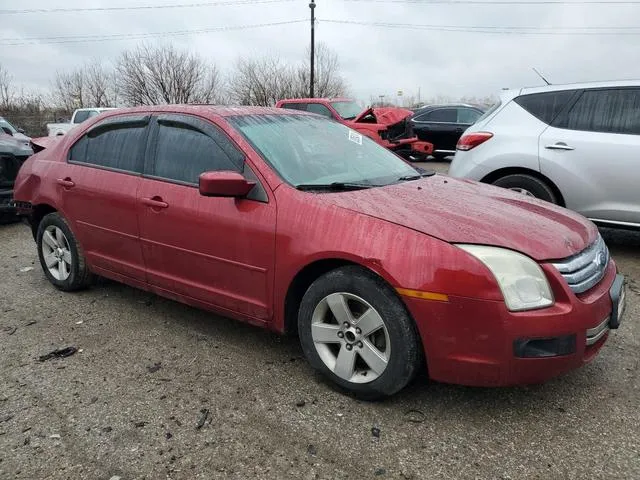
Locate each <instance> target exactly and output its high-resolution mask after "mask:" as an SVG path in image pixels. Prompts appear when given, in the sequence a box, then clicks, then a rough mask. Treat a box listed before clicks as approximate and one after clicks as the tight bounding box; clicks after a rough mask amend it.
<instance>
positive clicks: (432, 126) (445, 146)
mask: <svg viewBox="0 0 640 480" xmlns="http://www.w3.org/2000/svg"><path fill="white" fill-rule="evenodd" d="M483 113H484V111H483V110H482V108H480V107H475V106H473V105H466V104H447V105H429V106H426V107H422V108H419V109H417V110H416V111H415V112H414V114H413V116H412V117H411V120H410V122H411V127H412V129H413V132H414V133H415V134H416V135H417V136H418V138H419V139H420V140H424V141H426V142H429V143H432V144H433V156H434V157H435V158H436V159H437V160H442V159H444V158H445V157H448V156H451V155H454V154H455V153H456V144H457V143H458V140H459V139H460V137H461V136H462V133H463V132H464V131H465V130H466V129H467V128H469V127H470V126H471V125H473V123H474V122H475V121H476V120H478V118H480V117H481V116H482V114H483Z"/></svg>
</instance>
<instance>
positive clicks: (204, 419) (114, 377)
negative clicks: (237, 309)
mask: <svg viewBox="0 0 640 480" xmlns="http://www.w3.org/2000/svg"><path fill="white" fill-rule="evenodd" d="M431 166H432V165H431ZM436 168H437V169H439V170H441V171H442V170H446V164H438V165H436ZM604 235H605V238H606V240H607V242H608V243H609V245H610V248H611V251H612V253H613V256H614V258H615V259H616V261H617V262H618V264H619V266H620V269H621V271H622V272H623V273H625V274H626V275H627V277H628V280H629V289H628V294H629V299H628V310H627V314H626V318H625V321H624V323H623V325H622V327H621V328H620V330H619V331H617V332H615V333H613V334H612V335H611V336H610V338H609V341H608V342H607V344H606V345H605V347H604V348H603V350H602V352H601V354H600V355H599V356H598V357H597V358H596V359H595V360H594V361H593V362H592V363H591V364H590V365H588V366H586V367H584V368H582V369H580V370H578V371H575V372H572V373H570V374H568V375H565V376H563V377H561V378H558V379H555V380H552V381H550V382H549V383H547V384H545V385H539V386H532V387H526V388H503V389H481V388H466V387H457V386H451V385H443V384H435V383H428V382H427V381H426V380H425V379H424V378H420V379H418V380H417V381H416V382H415V383H414V384H413V385H411V386H410V387H409V388H407V389H406V390H404V391H403V392H401V393H400V394H398V395H396V396H395V397H393V398H391V399H389V400H387V401H384V402H380V403H366V402H360V401H356V400H353V399H351V398H349V397H346V396H343V395H341V394H339V393H336V392H335V391H333V390H332V389H331V388H330V387H329V386H327V385H326V384H325V383H324V382H323V381H322V380H321V379H320V378H318V376H316V375H315V374H314V373H313V372H312V371H311V369H310V368H309V367H308V365H307V364H306V362H305V361H304V359H303V358H302V354H301V350H300V348H299V347H298V344H297V341H296V340H295V339H293V338H281V337H278V336H276V335H274V334H271V333H268V332H265V331H262V330H260V329H257V328H254V327H250V326H247V325H244V324H240V323H237V322H233V321H231V320H227V319H224V318H219V317H216V316H214V315H211V314H209V313H206V312H201V311H198V310H195V309H192V308H190V307H187V306H184V305H181V304H178V303H175V302H172V301H169V300H164V299H162V298H159V297H156V296H153V295H150V294H147V293H144V292H141V291H137V290H134V289H132V288H129V287H126V286H123V285H119V284H117V283H113V282H109V281H101V282H100V283H98V284H97V285H96V286H95V287H93V288H91V289H90V290H88V291H84V292H80V293H75V294H64V293H61V292H58V291H56V290H55V289H54V288H53V287H52V286H51V285H50V284H49V283H48V282H47V281H46V279H45V277H44V275H43V273H42V272H41V270H40V266H39V264H38V262H37V256H36V251H35V246H34V243H33V241H32V239H31V236H30V233H29V231H28V230H27V228H26V227H25V226H24V225H9V226H2V227H0V245H2V246H3V249H2V252H3V255H2V257H1V260H0V273H1V280H0V478H2V479H14V478H15V479H30V480H32V479H44V478H47V479H49V478H51V479H80V478H82V479H85V478H86V479H105V480H109V479H112V478H113V477H114V476H115V477H116V478H117V477H120V478H121V479H122V480H129V479H142V478H147V479H161V478H171V479H196V478H202V479H205V478H206V479H210V478H233V479H247V478H265V479H266V478H278V479H280V478H292V479H315V478H323V479H341V478H355V479H360V478H404V479H408V478H415V479H418V478H429V479H494V478H495V479H528V478H540V479H547V478H548V479H558V478H563V479H564V478H585V479H595V478H607V479H609V478H621V479H627V478H629V479H630V478H640V429H639V428H638V425H640V410H639V407H640V377H639V373H638V372H639V370H638V366H639V365H638V364H639V362H640V355H639V353H638V352H639V346H640V327H639V326H638V322H637V318H638V316H639V314H640V256H639V253H640V233H629V232H617V231H605V232H604ZM25 267H33V269H31V270H28V271H25V270H26V269H25ZM69 345H75V346H77V347H78V348H79V349H81V350H80V351H79V352H78V353H76V354H75V355H73V356H70V357H67V358H62V359H53V360H50V361H45V362H39V361H38V356H40V355H42V354H45V353H47V352H49V351H51V350H53V349H55V348H60V347H65V346H69Z"/></svg>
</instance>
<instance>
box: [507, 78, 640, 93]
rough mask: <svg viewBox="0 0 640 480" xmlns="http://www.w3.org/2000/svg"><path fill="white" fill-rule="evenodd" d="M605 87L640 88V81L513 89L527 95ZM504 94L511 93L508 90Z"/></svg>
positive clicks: (613, 81) (582, 83)
mask: <svg viewBox="0 0 640 480" xmlns="http://www.w3.org/2000/svg"><path fill="white" fill-rule="evenodd" d="M607 87H613V88H615V87H640V80H609V81H600V82H581V83H565V84H558V85H553V84H552V85H541V86H536V87H522V88H520V89H515V90H516V91H517V92H518V93H517V94H518V95H524V94H528V93H541V92H553V91H559V90H581V89H584V88H607ZM504 91H505V92H512V90H510V89H506V90H504Z"/></svg>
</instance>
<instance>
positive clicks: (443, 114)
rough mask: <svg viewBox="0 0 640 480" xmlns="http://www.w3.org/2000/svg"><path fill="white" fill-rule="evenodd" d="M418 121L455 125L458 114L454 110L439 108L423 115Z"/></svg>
mask: <svg viewBox="0 0 640 480" xmlns="http://www.w3.org/2000/svg"><path fill="white" fill-rule="evenodd" d="M420 120H422V121H427V122H440V123H456V122H457V121H458V112H457V111H456V109H455V108H439V109H437V110H433V111H431V112H429V113H427V114H426V115H423V117H421V118H420Z"/></svg>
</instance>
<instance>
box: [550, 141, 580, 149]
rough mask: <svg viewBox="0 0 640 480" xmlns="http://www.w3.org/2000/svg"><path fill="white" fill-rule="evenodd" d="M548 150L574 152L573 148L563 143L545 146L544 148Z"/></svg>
mask: <svg viewBox="0 0 640 480" xmlns="http://www.w3.org/2000/svg"><path fill="white" fill-rule="evenodd" d="M544 148H547V149H549V150H575V148H574V147H570V146H569V145H567V144H566V143H564V142H558V143H554V144H553V145H547V146H546V147H544Z"/></svg>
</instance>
